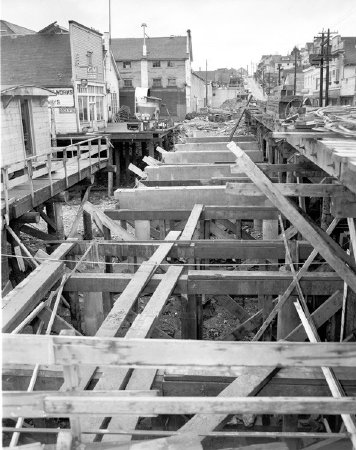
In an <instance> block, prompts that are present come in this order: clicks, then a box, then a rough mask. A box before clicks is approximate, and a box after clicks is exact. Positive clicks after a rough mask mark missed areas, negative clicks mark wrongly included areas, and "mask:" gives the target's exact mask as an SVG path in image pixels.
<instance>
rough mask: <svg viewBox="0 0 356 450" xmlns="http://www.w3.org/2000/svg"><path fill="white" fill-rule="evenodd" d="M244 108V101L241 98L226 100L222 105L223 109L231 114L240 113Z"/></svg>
mask: <svg viewBox="0 0 356 450" xmlns="http://www.w3.org/2000/svg"><path fill="white" fill-rule="evenodd" d="M241 106H242V101H241V99H239V98H232V99H229V100H225V101H224V103H222V104H221V105H220V108H221V109H225V110H227V111H231V112H238V111H239V110H240V108H241Z"/></svg>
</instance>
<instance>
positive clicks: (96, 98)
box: [78, 85, 104, 122]
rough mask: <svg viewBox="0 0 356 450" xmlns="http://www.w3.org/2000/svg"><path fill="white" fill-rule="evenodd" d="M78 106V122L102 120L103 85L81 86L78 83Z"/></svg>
mask: <svg viewBox="0 0 356 450" xmlns="http://www.w3.org/2000/svg"><path fill="white" fill-rule="evenodd" d="M78 90H79V95H78V107H79V120H80V122H94V121H100V120H104V87H103V86H95V85H89V86H87V87H86V88H81V87H80V85H78Z"/></svg>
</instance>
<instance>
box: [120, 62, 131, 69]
mask: <svg viewBox="0 0 356 450" xmlns="http://www.w3.org/2000/svg"><path fill="white" fill-rule="evenodd" d="M122 66H123V68H124V69H131V61H124V62H123V63H122Z"/></svg>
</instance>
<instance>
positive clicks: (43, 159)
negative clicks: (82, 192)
mask: <svg viewBox="0 0 356 450" xmlns="http://www.w3.org/2000/svg"><path fill="white" fill-rule="evenodd" d="M72 141H73V139H71V144H70V145H67V146H64V147H52V148H51V150H49V151H48V152H46V153H42V154H40V155H32V156H28V157H26V158H22V159H20V160H18V161H15V162H13V163H11V164H7V165H1V191H2V196H3V200H4V203H5V209H6V214H8V213H9V195H8V191H9V189H12V188H14V187H16V186H19V185H20V184H24V183H29V189H30V192H31V197H32V199H34V186H33V180H34V179H35V178H39V177H43V176H45V175H47V176H48V180H49V184H50V189H51V194H52V195H53V180H52V173H53V172H55V171H58V170H61V169H64V178H65V183H66V188H68V187H69V185H68V166H69V165H73V164H76V165H77V171H78V173H79V179H80V177H81V169H82V168H83V161H86V164H85V167H88V162H89V167H90V173H92V170H93V164H95V163H97V162H99V163H100V161H102V160H107V159H108V158H109V147H110V142H109V138H108V136H105V135H100V136H95V137H91V138H90V139H85V140H83V141H80V142H75V143H73V142H72ZM15 172H20V175H19V176H15Z"/></svg>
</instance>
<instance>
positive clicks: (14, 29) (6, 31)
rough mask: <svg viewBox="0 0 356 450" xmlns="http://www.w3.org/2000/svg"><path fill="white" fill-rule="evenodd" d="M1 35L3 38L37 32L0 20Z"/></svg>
mask: <svg viewBox="0 0 356 450" xmlns="http://www.w3.org/2000/svg"><path fill="white" fill-rule="evenodd" d="M0 33H1V36H8V35H14V34H35V33H36V31H33V30H29V29H28V28H24V27H20V25H16V24H15V23H11V22H8V21H7V20H0Z"/></svg>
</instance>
